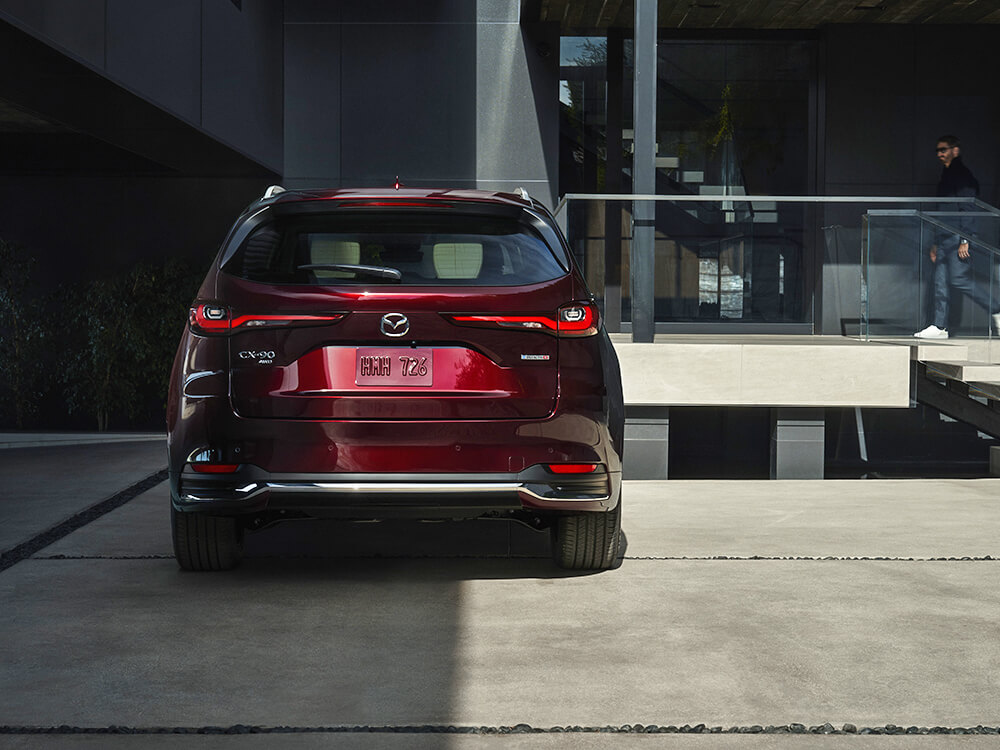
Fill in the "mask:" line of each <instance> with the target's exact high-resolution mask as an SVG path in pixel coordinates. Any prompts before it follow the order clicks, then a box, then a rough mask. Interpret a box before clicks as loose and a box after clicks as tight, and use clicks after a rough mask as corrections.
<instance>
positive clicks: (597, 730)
mask: <svg viewBox="0 0 1000 750" xmlns="http://www.w3.org/2000/svg"><path fill="white" fill-rule="evenodd" d="M566 733H570V734H853V735H897V734H910V735H930V734H934V735H937V734H955V735H959V734H964V735H981V734H987V735H990V734H1000V727H994V726H983V725H979V726H975V727H942V726H935V727H918V726H909V727H901V726H896V725H895V724H885V725H884V726H877V727H858V726H855V725H854V724H844V725H842V726H841V727H840V728H837V727H835V726H833V725H832V724H830V723H826V724H817V725H813V726H807V725H805V724H783V725H781V726H773V725H768V726H763V725H760V724H755V725H752V726H737V727H722V726H711V727H710V726H707V725H706V724H694V725H691V724H684V725H683V726H676V725H673V724H668V725H662V726H661V725H658V724H645V725H644V724H623V725H621V726H611V725H609V726H587V727H584V726H565V727H562V726H555V727H549V728H543V727H533V726H530V725H529V724H517V725H515V726H495V727H487V726H481V727H470V726H441V725H423V726H317V727H289V726H274V727H271V726H256V725H248V724H235V725H233V726H228V727H221V726H208V727H129V726H108V727H73V726H68V725H62V726H58V727H30V726H26V727H22V726H0V734H11V735H14V734H18V735H23V734H478V735H501V734H566Z"/></svg>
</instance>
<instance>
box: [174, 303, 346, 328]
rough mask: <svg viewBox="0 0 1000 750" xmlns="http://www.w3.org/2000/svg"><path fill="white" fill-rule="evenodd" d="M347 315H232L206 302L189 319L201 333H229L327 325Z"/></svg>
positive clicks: (220, 307)
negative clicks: (293, 326) (257, 329)
mask: <svg viewBox="0 0 1000 750" xmlns="http://www.w3.org/2000/svg"><path fill="white" fill-rule="evenodd" d="M344 317H346V314H345V313H331V314H329V315H280V314H279V315H240V316H238V317H236V318H233V317H232V314H231V312H230V311H229V309H228V308H227V307H224V306H222V305H219V304H215V303H211V302H205V303H200V304H196V305H195V306H194V307H192V308H191V311H190V313H189V315H188V321H189V323H190V324H191V330H192V331H194V332H195V333H201V334H223V335H225V334H227V333H231V332H233V331H236V330H237V329H242V330H247V329H252V328H274V327H278V326H292V325H325V324H327V323H334V322H336V321H338V320H340V319H342V318H344Z"/></svg>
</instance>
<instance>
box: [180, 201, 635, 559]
mask: <svg viewBox="0 0 1000 750" xmlns="http://www.w3.org/2000/svg"><path fill="white" fill-rule="evenodd" d="M623 422H624V408H623V403H622V393H621V378H620V373H619V371H618V362H617V359H616V357H615V353H614V349H613V348H612V346H611V343H610V340H609V338H608V335H607V333H606V332H605V330H604V328H603V326H602V325H601V321H600V315H599V312H598V309H597V306H596V305H595V303H594V301H593V299H592V297H591V295H590V293H589V292H588V290H587V288H586V285H585V283H584V281H583V277H582V276H581V274H580V272H579V270H578V269H577V268H576V265H575V263H574V260H573V257H572V254H571V253H570V252H569V250H568V247H567V245H566V242H565V240H564V239H563V237H562V235H561V233H560V232H559V230H558V228H557V227H556V224H555V221H554V219H553V218H552V215H551V214H550V213H549V212H548V211H547V210H546V209H545V208H544V206H542V205H541V204H540V203H538V202H537V201H534V200H533V199H531V198H530V197H528V196H527V194H526V193H524V192H523V191H519V193H518V194H505V193H490V192H483V191H474V190H445V191H435V190H415V189H389V190H328V191H318V190H300V191H285V190H282V189H281V188H278V187H274V188H270V189H269V190H268V191H267V193H265V195H264V197H263V198H262V199H261V200H259V201H257V202H256V203H254V204H253V205H251V206H250V207H249V208H248V209H247V210H246V211H245V212H244V213H243V215H242V216H240V217H239V219H238V220H237V222H236V224H235V225H234V227H233V228H232V230H231V231H230V233H229V235H228V237H227V239H226V240H225V242H224V243H223V246H222V248H221V249H220V251H219V254H218V256H217V258H216V260H215V262H214V263H213V265H212V268H211V269H210V270H209V273H208V275H207V277H206V278H205V281H204V283H203V284H202V286H201V289H200V291H199V293H198V298H197V299H196V300H195V301H194V302H193V303H192V305H191V310H190V316H189V321H188V325H187V327H186V329H185V331H184V334H183V336H182V338H181V342H180V346H179V348H178V352H177V357H176V360H175V362H174V367H173V372H172V375H171V385H170V394H169V400H168V409H167V429H168V451H169V468H170V494H171V519H172V527H173V541H174V551H175V555H176V557H177V560H178V563H179V564H180V566H181V567H182V568H184V569H188V570H222V569H227V568H231V567H234V566H235V565H237V564H238V563H239V560H240V557H241V555H242V546H243V538H244V534H245V533H247V532H250V531H254V530H257V529H261V528H264V527H266V526H268V525H270V524H273V523H276V522H279V521H283V520H289V519H300V518H337V519H345V520H356V521H357V520H382V519H389V518H418V519H428V520H430V519H470V518H500V519H510V520H515V521H520V522H523V523H526V524H528V525H530V526H532V527H533V528H536V529H550V530H551V534H552V543H553V557H554V559H555V561H556V563H557V564H559V565H560V566H562V567H565V568H570V569H578V570H587V569H590V570H595V569H607V568H611V567H613V566H614V565H615V564H616V561H617V559H618V556H619V545H620V537H621V534H620V528H621V503H620V497H621V456H622V448H623Z"/></svg>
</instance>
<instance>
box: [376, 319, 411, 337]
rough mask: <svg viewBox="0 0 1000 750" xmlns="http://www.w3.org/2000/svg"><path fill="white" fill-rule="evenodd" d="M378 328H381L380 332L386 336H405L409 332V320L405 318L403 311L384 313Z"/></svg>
mask: <svg viewBox="0 0 1000 750" xmlns="http://www.w3.org/2000/svg"><path fill="white" fill-rule="evenodd" d="M379 328H381V329H382V333H384V334H385V335H386V336H390V337H392V338H394V339H398V338H399V337H400V336H405V335H406V334H408V333H409V332H410V321H409V320H407V319H406V316H405V315H403V313H386V314H385V315H383V316H382V322H381V324H380V325H379Z"/></svg>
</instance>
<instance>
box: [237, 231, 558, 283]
mask: <svg viewBox="0 0 1000 750" xmlns="http://www.w3.org/2000/svg"><path fill="white" fill-rule="evenodd" d="M223 270H224V271H225V272H226V273H229V274H232V275H234V276H239V277H241V278H244V279H249V280H251V281H261V282H265V283H269V284H319V285H325V286H340V285H353V284H364V285H371V284H393V285H396V284H402V285H410V286H517V285H521V284H535V283H538V282H542V281H549V280H551V279H555V278H558V277H560V276H562V275H563V274H565V273H566V271H565V270H564V269H563V268H562V267H561V266H560V264H559V262H558V261H557V260H556V258H555V256H554V255H553V254H552V251H551V250H550V249H549V247H548V245H546V244H545V242H544V241H543V240H542V239H541V237H539V236H538V235H537V234H535V232H534V231H533V230H532V229H531V228H530V227H528V226H526V225H524V224H522V223H520V222H518V221H516V220H514V219H509V218H503V217H489V216H487V217H481V216H461V215H452V216H447V215H436V214H435V215H426V214H425V215H414V214H410V215H403V214H400V215H392V214H388V215H387V214H383V213H380V214H371V213H368V214H362V215H354V214H325V215H318V216H317V215H310V216H301V215H300V216H294V215H293V216H285V217H279V218H276V219H275V220H274V221H271V222H269V223H266V224H263V225H261V226H259V227H257V228H256V229H255V230H254V231H253V232H252V233H251V234H250V235H249V236H248V237H247V239H246V240H245V241H244V242H243V244H242V246H241V247H240V248H239V249H238V250H237V251H236V253H235V254H234V255H233V256H232V257H231V258H230V259H229V260H228V261H227V262H226V264H225V265H224V266H223Z"/></svg>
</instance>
